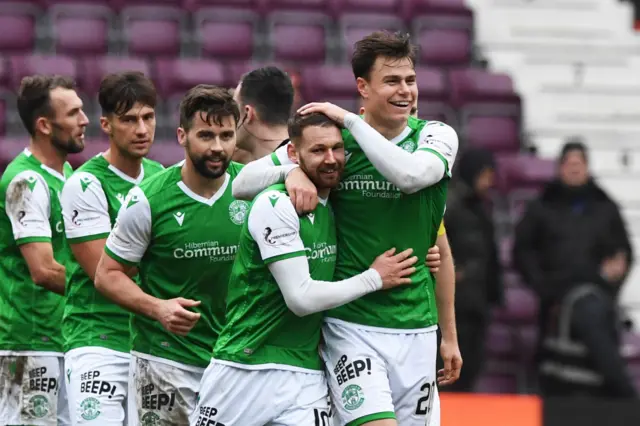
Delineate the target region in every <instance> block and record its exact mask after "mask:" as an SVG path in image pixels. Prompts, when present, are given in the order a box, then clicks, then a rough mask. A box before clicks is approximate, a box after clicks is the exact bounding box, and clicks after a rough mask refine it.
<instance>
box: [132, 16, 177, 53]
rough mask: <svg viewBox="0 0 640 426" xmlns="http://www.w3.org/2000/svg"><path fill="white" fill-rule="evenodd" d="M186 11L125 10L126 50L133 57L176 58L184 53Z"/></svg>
mask: <svg viewBox="0 0 640 426" xmlns="http://www.w3.org/2000/svg"><path fill="white" fill-rule="evenodd" d="M184 12H185V11H184V10H182V9H178V8H173V7H170V6H131V7H126V8H125V9H123V11H122V13H121V16H122V21H123V29H124V37H125V44H126V49H127V51H128V52H129V54H130V55H148V56H176V55H178V54H179V53H180V51H181V47H182V46H181V32H182V30H183V26H184Z"/></svg>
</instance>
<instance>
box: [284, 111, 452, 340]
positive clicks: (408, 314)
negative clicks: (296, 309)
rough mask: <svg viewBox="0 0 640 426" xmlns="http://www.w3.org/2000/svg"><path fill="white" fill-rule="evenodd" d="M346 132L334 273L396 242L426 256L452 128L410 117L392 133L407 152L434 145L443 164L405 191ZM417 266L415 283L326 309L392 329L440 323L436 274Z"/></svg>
mask: <svg viewBox="0 0 640 426" xmlns="http://www.w3.org/2000/svg"><path fill="white" fill-rule="evenodd" d="M342 136H343V139H344V142H345V160H346V164H345V169H344V173H343V176H342V181H341V183H340V185H339V186H338V187H337V188H336V189H334V190H332V192H331V203H332V205H333V208H334V211H335V214H336V229H337V234H338V248H339V250H338V259H337V263H336V274H335V278H334V279H335V280H336V281H338V280H343V279H346V278H349V277H352V276H354V275H357V274H360V273H362V272H364V271H366V270H367V269H368V268H369V267H370V265H371V264H372V263H373V261H374V259H375V258H376V256H378V255H379V254H380V253H382V252H383V251H385V250H388V249H390V248H392V247H395V248H396V249H397V251H402V250H405V249H407V248H413V250H414V252H413V254H414V255H416V256H418V259H424V258H425V256H426V254H427V251H428V249H429V248H430V247H431V246H433V245H434V244H435V241H436V238H437V232H438V228H439V226H440V222H441V221H442V217H443V214H444V210H445V201H446V196H447V185H448V180H449V179H448V177H449V176H450V170H451V167H452V166H453V161H454V158H455V153H456V152H457V149H458V139H457V136H456V133H455V131H454V130H453V129H452V128H451V127H450V126H447V125H446V124H444V123H441V122H438V121H430V122H426V121H424V120H419V119H415V118H413V117H410V118H409V122H408V124H407V127H406V128H405V130H404V131H403V132H402V133H401V134H400V135H399V136H397V137H396V138H394V139H393V140H392V141H390V142H391V143H394V144H396V145H397V146H399V147H401V148H402V149H404V150H405V151H407V152H410V153H413V152H415V151H417V150H424V151H429V152H431V153H433V154H434V155H436V156H438V158H440V159H441V160H442V161H443V162H444V164H445V170H446V172H447V176H445V178H444V179H442V180H441V181H440V182H439V183H437V184H435V185H433V186H430V187H427V188H424V189H422V190H420V191H418V192H416V193H413V194H405V193H402V192H401V191H400V190H399V189H398V188H397V187H396V186H395V185H393V184H392V183H391V182H389V181H388V180H387V179H386V178H385V177H384V176H382V174H381V173H380V172H378V170H377V169H376V168H375V167H374V166H373V165H372V164H371V162H370V161H369V160H368V158H367V157H366V155H365V154H364V152H363V151H362V149H361V148H360V146H359V145H358V143H357V141H356V140H355V139H354V138H353V136H352V135H351V134H350V133H349V132H348V131H346V130H345V131H343V135H342ZM271 158H272V160H273V162H274V164H276V165H279V164H283V163H285V162H286V161H287V159H286V149H282V148H281V149H279V150H278V151H277V152H275V153H273V154H272V156H271ZM415 266H416V272H415V273H414V274H413V275H412V277H411V278H412V281H413V283H414V284H413V285H408V286H399V287H396V288H393V289H391V290H384V291H378V292H375V293H370V294H368V295H366V296H364V297H361V298H359V299H357V300H355V301H353V302H351V303H348V304H346V305H343V306H340V307H338V308H335V309H332V310H330V311H328V312H327V317H329V318H336V319H340V320H343V321H348V322H352V323H357V324H362V325H367V326H373V327H382V328H390V329H423V328H428V327H430V326H432V325H435V324H437V322H438V313H437V309H436V300H435V279H434V277H433V275H432V274H431V272H430V271H429V269H428V268H427V267H426V266H425V265H424V262H422V261H419V262H418V263H416V265H415Z"/></svg>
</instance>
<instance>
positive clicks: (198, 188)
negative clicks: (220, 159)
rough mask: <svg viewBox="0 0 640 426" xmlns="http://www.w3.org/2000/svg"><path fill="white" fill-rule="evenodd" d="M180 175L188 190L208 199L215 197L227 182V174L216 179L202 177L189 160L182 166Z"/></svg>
mask: <svg viewBox="0 0 640 426" xmlns="http://www.w3.org/2000/svg"><path fill="white" fill-rule="evenodd" d="M180 174H181V176H182V182H184V184H185V185H187V188H189V189H190V190H191V191H193V193H195V194H197V195H199V196H201V197H203V198H207V199H209V198H211V197H213V196H214V195H215V193H216V192H218V190H219V189H220V187H222V185H223V184H224V181H225V180H226V173H224V174H223V175H222V176H220V177H217V178H215V179H212V178H209V177H206V176H202V175H201V174H200V173H198V171H197V170H196V168H195V167H194V165H193V163H192V162H191V161H190V160H189V159H188V158H187V159H186V161H185V162H184V164H183V165H182V170H181V172H180Z"/></svg>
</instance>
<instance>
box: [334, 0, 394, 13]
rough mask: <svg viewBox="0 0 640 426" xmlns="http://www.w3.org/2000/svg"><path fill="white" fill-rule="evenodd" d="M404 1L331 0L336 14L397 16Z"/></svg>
mask: <svg viewBox="0 0 640 426" xmlns="http://www.w3.org/2000/svg"><path fill="white" fill-rule="evenodd" d="M404 1H405V0H333V8H334V9H335V10H336V11H337V12H338V13H344V12H347V13H384V14H389V15H398V14H399V13H400V10H401V8H400V6H401V4H402V3H403V2H404Z"/></svg>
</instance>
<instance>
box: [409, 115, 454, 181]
mask: <svg viewBox="0 0 640 426" xmlns="http://www.w3.org/2000/svg"><path fill="white" fill-rule="evenodd" d="M458 145H459V143H458V135H457V133H456V131H455V130H453V127H451V126H449V125H447V124H444V123H442V122H440V121H429V122H428V123H427V124H426V125H425V126H424V127H423V128H422V131H421V132H420V136H419V141H418V148H417V149H423V150H424V149H432V150H434V151H436V152H437V153H438V154H440V155H442V157H443V158H444V159H445V160H446V161H447V174H448V175H449V177H451V170H452V168H453V164H454V163H455V160H456V155H458Z"/></svg>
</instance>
